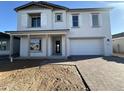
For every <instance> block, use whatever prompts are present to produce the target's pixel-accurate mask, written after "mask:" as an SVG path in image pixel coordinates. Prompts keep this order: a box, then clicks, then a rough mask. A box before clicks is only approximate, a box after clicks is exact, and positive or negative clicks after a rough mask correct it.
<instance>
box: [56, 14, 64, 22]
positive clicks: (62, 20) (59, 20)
mask: <svg viewBox="0 0 124 93" xmlns="http://www.w3.org/2000/svg"><path fill="white" fill-rule="evenodd" d="M57 15H61V20H57ZM62 21H63V14H62V13H55V22H62Z"/></svg>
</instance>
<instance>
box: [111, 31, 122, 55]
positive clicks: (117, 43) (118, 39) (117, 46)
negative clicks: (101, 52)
mask: <svg viewBox="0 0 124 93" xmlns="http://www.w3.org/2000/svg"><path fill="white" fill-rule="evenodd" d="M112 41H113V52H114V53H124V32H122V33H118V34H115V35H112Z"/></svg>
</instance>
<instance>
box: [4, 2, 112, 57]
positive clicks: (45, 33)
mask: <svg viewBox="0 0 124 93" xmlns="http://www.w3.org/2000/svg"><path fill="white" fill-rule="evenodd" d="M110 10H111V8H82V9H69V8H67V7H63V6H60V5H55V4H52V3H49V2H43V1H40V2H30V3H28V4H25V5H22V6H20V7H17V8H15V11H16V12H17V31H6V33H9V34H10V35H11V37H12V36H17V37H20V38H21V39H20V57H68V56H73V55H74V56H75V55H104V56H111V55H112V37H111V31H110V18H109V12H110Z"/></svg>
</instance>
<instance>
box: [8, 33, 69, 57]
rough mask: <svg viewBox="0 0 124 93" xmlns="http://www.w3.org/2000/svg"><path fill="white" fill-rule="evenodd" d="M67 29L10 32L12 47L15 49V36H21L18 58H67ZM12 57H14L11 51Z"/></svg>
mask: <svg viewBox="0 0 124 93" xmlns="http://www.w3.org/2000/svg"><path fill="white" fill-rule="evenodd" d="M66 33H67V32H65V31H53V32H52V33H51V31H47V32H40V31H38V32H37V31H36V32H35V31H34V32H30V31H25V32H24V31H23V33H22V32H21V31H18V32H14V31H13V32H11V33H10V35H11V36H10V49H11V52H13V51H14V49H12V48H11V47H13V46H12V45H13V44H12V43H13V38H12V37H13V36H17V37H20V56H19V57H16V59H29V58H30V59H42V58H44V59H46V58H50V59H52V58H53V59H61V58H62V59H63V58H67V36H66ZM10 57H12V55H11V53H10Z"/></svg>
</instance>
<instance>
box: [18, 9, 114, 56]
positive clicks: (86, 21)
mask: <svg viewBox="0 0 124 93" xmlns="http://www.w3.org/2000/svg"><path fill="white" fill-rule="evenodd" d="M28 13H41V27H40V28H29V27H28ZM55 13H62V15H63V17H62V18H63V21H62V22H55ZM92 13H99V15H100V16H99V23H100V27H97V28H94V27H92V19H91V18H92V16H91V14H92ZM72 14H79V27H78V28H73V27H72ZM17 18H18V19H17V20H18V22H17V30H29V31H30V30H49V29H70V31H69V32H68V33H67V41H66V42H67V55H68V56H69V55H70V52H69V47H70V39H69V38H77V37H78V38H80V37H83V38H88V37H89V38H90V37H94V38H95V37H96V38H97V37H101V38H104V41H103V44H104V55H105V56H110V55H112V37H111V31H110V18H109V12H108V11H95V12H93V11H85V12H67V11H64V10H59V11H58V10H54V11H53V10H50V9H29V10H21V11H19V12H18V16H17ZM63 41H64V39H63ZM25 42H26V41H24V43H25ZM44 42H45V40H44ZM48 42H49V43H48V44H49V45H51V44H50V37H49V38H48ZM22 44H23V43H22ZM63 44H64V43H63ZM21 46H22V45H21ZM48 47H49V50H48V56H50V55H51V51H50V48H51V46H48ZM26 48H27V47H26ZM63 51H65V50H63ZM24 52H26V51H24ZM21 54H22V55H23V53H21ZM25 55H27V54H25ZM37 55H43V56H45V54H39V53H38V54H37ZM63 55H65V54H63ZM31 56H34V54H31Z"/></svg>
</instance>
